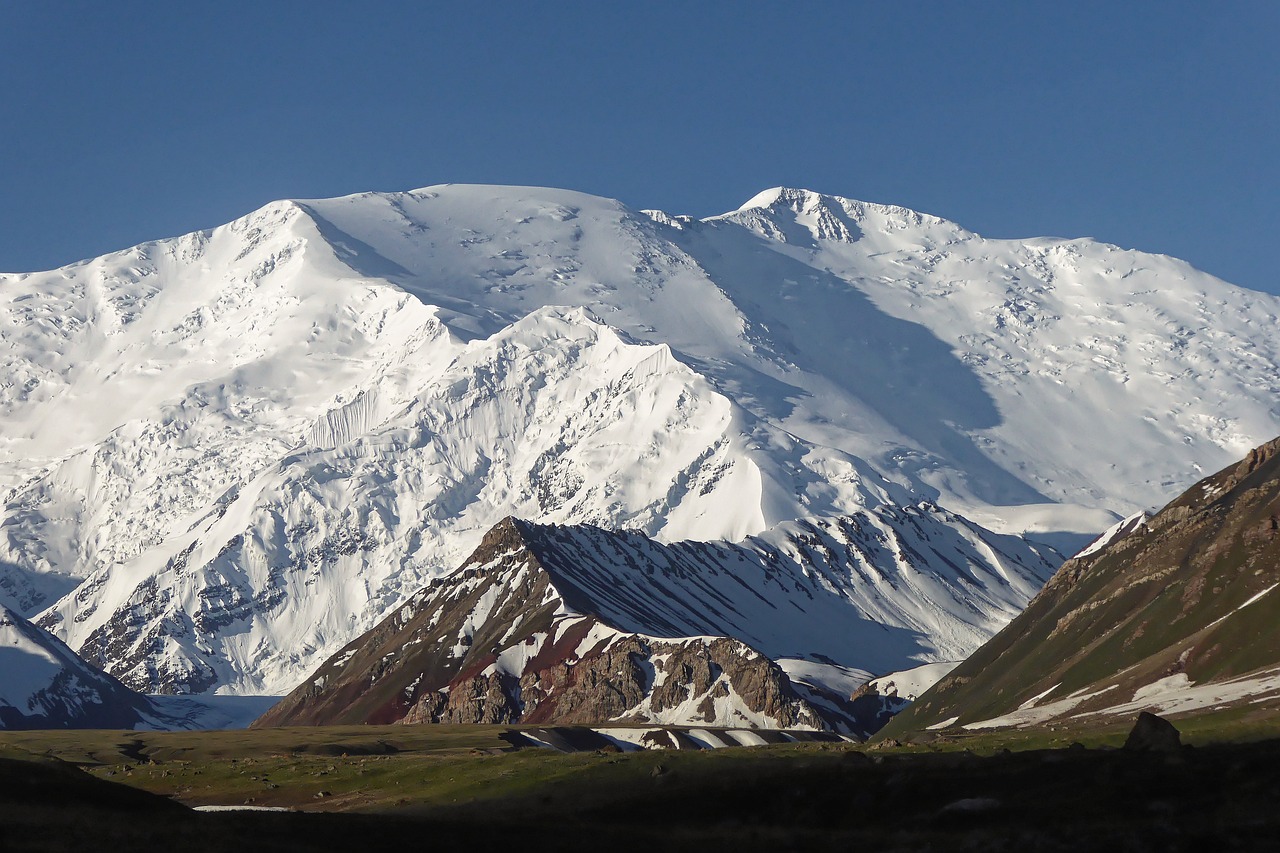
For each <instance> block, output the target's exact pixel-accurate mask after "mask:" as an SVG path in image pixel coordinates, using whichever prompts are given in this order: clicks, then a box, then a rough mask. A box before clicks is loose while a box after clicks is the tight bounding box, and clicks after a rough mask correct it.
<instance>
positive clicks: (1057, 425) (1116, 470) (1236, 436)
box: [686, 189, 1280, 529]
mask: <svg viewBox="0 0 1280 853" xmlns="http://www.w3.org/2000/svg"><path fill="white" fill-rule="evenodd" d="M709 225H711V226H712V227H707V228H704V229H703V230H702V232H696V233H700V234H701V235H702V236H705V239H706V240H707V242H708V243H711V244H714V245H723V244H724V243H725V242H727V241H736V240H738V239H739V237H740V229H743V228H745V229H748V230H750V231H752V232H753V233H755V234H759V235H761V236H764V237H766V238H767V240H768V241H769V247H770V249H771V251H772V252H773V253H775V254H777V255H781V256H783V257H785V258H787V259H788V260H793V261H795V262H796V264H797V267H796V269H797V270H801V269H804V268H807V269H808V272H807V275H808V276H809V278H808V279H807V280H806V279H802V278H797V279H796V281H795V285H794V286H793V288H792V296H793V298H795V296H797V295H799V294H800V293H811V292H812V291H813V290H814V289H815V288H819V287H821V286H823V285H826V286H828V287H832V288H835V289H840V288H841V287H842V286H844V287H846V290H845V292H844V294H843V295H844V298H845V299H846V300H847V302H858V301H860V300H861V299H866V300H869V303H870V305H874V310H875V311H878V312H883V313H884V314H886V315H888V316H889V317H891V318H894V319H895V320H897V321H900V322H902V323H906V324H910V325H912V326H913V327H914V328H916V329H917V330H919V329H927V330H928V333H929V335H931V336H934V337H935V339H936V341H937V342H939V343H940V344H941V346H942V352H943V353H945V355H942V354H940V353H937V351H936V350H934V351H933V353H934V354H936V355H938V356H939V357H938V358H936V359H935V360H934V361H933V362H931V363H932V365H933V366H934V367H935V368H936V370H934V371H921V370H920V369H919V368H920V367H922V366H923V364H922V354H921V352H920V351H919V349H918V347H913V343H914V342H913V339H912V338H910V337H904V336H902V335H900V334H898V333H897V332H896V331H894V332H893V333H880V332H877V331H872V332H871V337H870V338H867V337H865V336H862V335H859V336H858V337H859V338H860V339H861V340H860V341H858V342H850V343H849V344H846V346H845V351H846V352H849V353H850V354H852V353H853V352H854V350H851V349H850V348H851V347H861V346H864V344H863V343H862V342H861V341H871V342H873V343H871V344H870V347H869V348H871V349H874V350H875V355H873V357H871V358H869V359H859V360H858V361H857V362H856V363H858V364H859V367H860V369H859V370H857V371H852V372H851V373H853V377H852V381H853V382H856V383H858V384H859V386H860V388H859V389H858V390H860V391H861V390H862V389H866V392H865V394H864V395H863V396H871V397H872V398H873V399H877V400H878V401H879V402H880V404H881V405H880V408H881V411H882V413H883V414H885V415H886V417H887V418H888V419H889V420H890V421H891V422H892V423H894V424H895V426H898V427H899V428H900V429H901V431H903V432H905V433H906V434H907V435H908V436H909V437H911V438H913V439H915V440H916V443H918V444H919V445H922V446H923V448H924V449H925V450H927V451H932V452H933V453H934V454H936V455H937V456H940V457H942V458H943V459H948V458H949V459H951V460H955V461H958V462H960V466H959V467H962V468H964V469H965V470H966V475H967V480H966V482H965V483H964V484H963V485H961V484H958V483H957V482H956V481H955V479H954V475H953V474H952V473H951V472H950V471H949V470H948V468H950V467H951V466H948V465H945V464H944V465H941V466H938V468H937V470H934V471H930V472H925V471H921V472H920V476H921V478H922V479H924V480H926V481H928V482H930V483H931V484H933V485H934V486H936V487H937V488H938V490H939V492H940V493H941V494H942V495H945V496H946V497H947V498H948V500H947V503H948V505H950V506H953V507H954V508H957V509H960V510H961V511H964V512H966V514H968V515H970V516H971V517H973V518H974V519H976V520H977V521H979V522H981V523H989V524H991V525H992V526H994V527H997V528H999V529H1010V525H1015V526H1016V525H1018V524H1027V523H1028V522H1030V523H1034V524H1038V525H1044V524H1046V523H1048V524H1052V523H1053V522H1051V521H1049V520H1048V518H1047V517H1044V518H1041V519H1038V520H1034V521H1033V518H1034V514H1035V513H1036V512H1038V511H1039V509H1040V508H1035V507H1033V506H1026V507H1025V508H1023V509H1021V510H1014V511H1012V512H1010V511H1009V510H1008V509H1005V508H1003V507H1001V508H1000V509H995V510H992V509H991V508H990V505H993V504H994V505H997V506H999V505H1002V504H1015V503H1016V504H1024V505H1034V504H1036V503H1037V501H1038V500H1039V499H1038V498H1037V497H1035V495H1032V494H1029V493H1028V490H1030V491H1031V492H1034V493H1036V494H1038V495H1039V496H1041V497H1042V498H1044V499H1047V500H1048V501H1052V502H1054V503H1056V504H1069V505H1075V506H1089V505H1093V506H1105V507H1107V508H1108V509H1111V510H1113V511H1116V512H1120V513H1123V514H1126V515H1128V514H1131V513H1133V512H1135V511H1139V510H1144V509H1150V508H1154V507H1158V506H1160V505H1162V504H1163V503H1164V502H1165V501H1166V500H1168V498H1169V496H1170V495H1173V494H1177V493H1178V492H1179V490H1181V489H1182V488H1185V487H1186V486H1187V485H1189V484H1190V483H1191V482H1192V481H1194V480H1195V479H1196V478H1197V477H1199V476H1203V474H1205V473H1207V472H1209V471H1213V470H1216V469H1218V468H1221V467H1222V466H1223V465H1226V464H1228V463H1229V462H1230V461H1231V460H1232V459H1235V458H1237V457H1239V456H1240V455H1241V454H1242V453H1245V452H1247V451H1248V450H1249V449H1250V448H1251V447H1253V446H1255V445H1257V444H1258V443H1259V442H1261V441H1264V440H1266V439H1268V438H1270V437H1271V436H1272V434H1273V433H1275V432H1277V431H1278V430H1277V422H1278V418H1280V404H1278V403H1277V400H1278V399H1280V398H1278V397H1277V391H1280V373H1277V371H1276V370H1275V365H1276V364H1277V363H1278V359H1280V334H1278V333H1277V329H1278V328H1280V325H1278V323H1277V319H1278V318H1280V299H1277V298H1276V297H1274V296H1270V295H1266V294H1262V293H1256V292H1253V291H1248V290H1243V289H1240V288H1236V287H1231V286H1229V285H1226V284H1224V283H1223V282H1221V281H1218V280H1217V279H1214V278H1213V277H1212V276H1209V275H1206V274H1204V273H1202V272H1200V271H1198V270H1196V269H1194V268H1192V267H1191V266H1189V265H1188V264H1186V263H1184V262H1182V261H1179V260H1176V259H1174V258H1169V257H1166V256H1161V255H1150V254H1145V253H1142V252H1135V251H1126V250H1122V249H1119V248H1118V247H1116V246H1111V245H1107V244H1103V243H1098V242H1095V241H1093V240H1088V239H1079V240H1056V239H1047V238H1045V239H1034V240H988V239H984V238H982V237H980V236H978V235H976V234H973V233H971V232H968V231H965V230H964V229H962V228H960V227H959V226H956V225H955V224H953V223H950V222H946V221H945V220H941V219H938V218H936V217H931V216H926V215H923V214H919V213H915V212H914V211H910V210H906V209H903V208H897V207H888V206H883V205H874V204H867V203H864V202H857V201H850V200H847V199H839V198H833V197H830V196H822V195H819V194H817V193H813V192H808V191H804V190H788V189H776V190H770V191H767V192H765V193H762V194H760V195H759V196H757V197H756V198H754V199H752V200H751V201H750V202H748V204H747V205H745V206H744V207H743V208H742V209H740V210H738V211H736V212H734V213H731V214H726V215H725V216H723V217H717V218H716V219H715V220H714V221H713V222H712V223H709ZM686 233H688V232H686ZM690 239H692V238H690ZM743 255H744V253H735V254H734V255H733V256H732V257H733V259H734V260H735V261H737V262H738V263H739V264H741V259H742V257H743ZM726 256H728V253H726ZM737 269H739V270H742V271H743V272H744V273H745V272H746V271H745V270H744V269H743V267H742V266H738V267H737ZM847 285H852V286H853V290H854V293H849V292H848V289H847ZM797 288H799V289H798V290H797ZM781 298H785V297H781ZM824 301H825V300H824ZM853 313H854V312H853V311H845V312H839V313H838V314H837V316H839V317H841V318H844V317H848V316H850V315H851V314H853ZM822 316H830V314H824V315H822ZM812 326H813V321H810V322H808V323H806V324H805V325H803V326H801V327H800V328H799V329H796V330H795V331H796V332H797V334H796V335H795V338H796V339H797V340H799V341H802V342H808V341H813V340H815V338H816V339H821V340H824V344H827V345H828V346H829V344H830V341H829V339H824V338H822V337H821V336H820V335H817V336H815V334H814V330H813V329H812ZM916 340H917V341H918V340H919V338H918V337H917V339H916ZM801 345H802V346H803V345H804V344H803V343H802V344H801ZM827 351H828V352H830V349H828V350H827ZM928 352H929V351H928V350H927V349H926V355H927V354H928ZM925 363H930V362H925ZM922 373H924V375H921V374H922ZM930 373H932V375H929V374H930ZM972 382H976V383H977V385H978V386H979V387H980V388H981V391H982V393H974V387H973V385H971V384H969V383H972ZM889 388H893V389H894V393H889V394H886V393H884V389H889ZM871 389H877V390H871ZM949 391H950V392H949ZM951 427H958V428H959V429H950V428H951ZM948 445H950V447H949V448H948V449H947V450H945V451H942V452H939V448H946V447H948ZM904 462H905V464H907V465H908V466H910V465H912V464H914V463H913V461H912V460H904ZM930 462H931V463H934V464H936V463H935V461H934V460H930ZM1007 475H1012V480H1011V479H1010V478H1009V476H1007ZM1060 512H1061V510H1058V511H1057V512H1055V513H1054V515H1057V514H1058V513H1060ZM1059 517H1060V516H1059Z"/></svg>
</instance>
